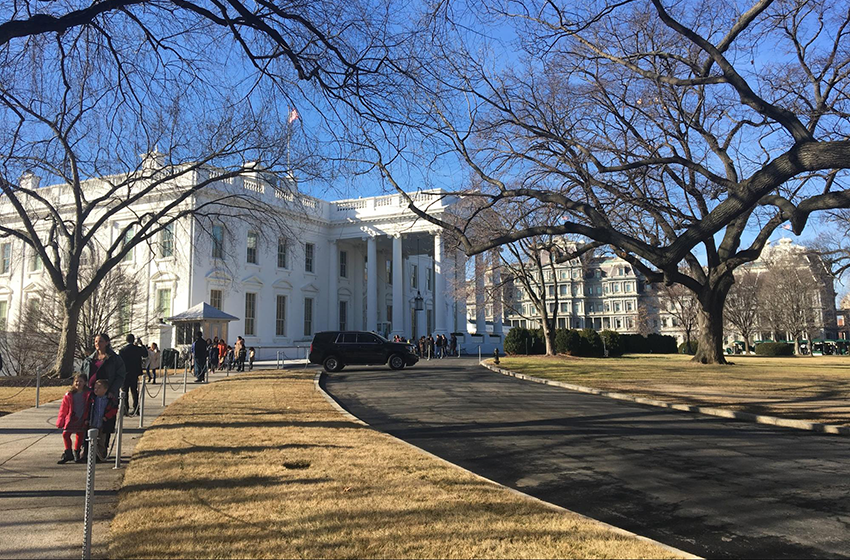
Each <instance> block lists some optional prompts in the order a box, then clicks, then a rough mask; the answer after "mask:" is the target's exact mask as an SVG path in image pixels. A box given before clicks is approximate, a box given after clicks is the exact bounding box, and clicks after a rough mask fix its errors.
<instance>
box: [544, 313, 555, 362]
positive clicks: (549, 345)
mask: <svg viewBox="0 0 850 560" xmlns="http://www.w3.org/2000/svg"><path fill="white" fill-rule="evenodd" d="M541 326H542V327H543V340H544V341H545V343H546V355H547V356H554V355H555V329H553V328H552V327H551V324H550V323H549V321H548V320H546V318H545V317H544V318H543V321H542V322H541Z"/></svg>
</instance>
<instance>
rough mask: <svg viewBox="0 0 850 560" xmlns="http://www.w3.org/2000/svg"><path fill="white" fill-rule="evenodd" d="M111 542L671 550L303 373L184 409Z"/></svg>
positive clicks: (154, 449) (363, 551)
mask: <svg viewBox="0 0 850 560" xmlns="http://www.w3.org/2000/svg"><path fill="white" fill-rule="evenodd" d="M110 542H111V546H110V551H109V556H110V557H124V558H150V557H165V558H184V557H191V558H199V557H201V558H319V557H321V558H438V557H446V558H472V557H482V558H485V557H486V558H550V557H563V558H591V557H592V558H603V557H604V558H657V557H670V552H669V551H667V550H665V549H663V548H660V547H657V546H655V545H652V544H650V543H647V542H644V541H640V540H637V539H634V538H631V537H626V536H623V535H620V534H617V533H615V532H612V531H610V530H608V529H607V528H606V527H605V526H603V525H601V524H598V523H595V522H593V521H590V520H587V519H585V518H583V517H580V516H578V515H574V514H569V513H564V512H559V511H556V510H552V509H550V508H547V507H545V506H543V505H541V504H539V503H537V502H534V501H532V500H529V499H526V498H523V497H521V496H518V495H516V494H515V493H513V492H510V491H508V490H506V489H504V488H501V487H498V486H495V485H493V484H490V483H487V482H486V481H483V480H482V479H480V478H478V477H475V476H473V475H470V474H468V473H466V472H464V471H461V470H459V469H457V468H454V467H452V466H449V465H446V464H444V463H443V462H441V461H439V460H436V459H434V458H432V457H430V456H428V455H426V454H424V453H420V452H418V451H416V450H415V449H412V448H410V447H409V446H406V445H404V444H402V443H400V442H398V441H397V440H395V439H393V438H391V437H389V436H386V435H384V434H381V433H379V432H375V431H373V430H371V429H369V428H366V427H363V426H360V425H358V424H355V423H352V422H349V421H347V420H345V419H344V418H343V417H342V416H340V415H339V413H338V412H336V411H335V410H334V409H333V408H332V407H331V406H330V405H329V404H328V403H327V402H326V401H325V400H324V399H323V398H322V397H321V396H320V395H319V394H318V393H316V391H315V390H314V387H313V383H312V374H311V373H303V372H294V373H293V372H286V373H267V372H263V373H257V374H253V375H247V376H241V377H239V378H234V379H231V380H226V381H223V382H218V383H213V384H210V385H209V386H206V387H202V388H200V389H197V390H195V391H193V392H191V393H189V394H187V395H186V396H184V397H183V398H181V399H180V400H179V401H177V402H175V403H174V404H173V405H171V406H170V407H169V408H168V409H167V410H166V412H165V413H164V414H163V415H162V416H160V418H159V419H158V420H157V421H156V422H155V423H154V424H153V425H152V427H151V428H150V429H149V430H148V431H147V433H146V434H145V436H144V437H143V438H142V440H141V442H140V443H139V444H138V446H137V447H136V450H135V453H134V456H133V460H132V462H131V463H130V466H129V468H128V470H127V473H126V476H125V479H124V486H123V489H122V491H121V498H120V504H119V508H118V514H117V516H116V517H115V519H114V521H113V523H112V533H111V538H110Z"/></svg>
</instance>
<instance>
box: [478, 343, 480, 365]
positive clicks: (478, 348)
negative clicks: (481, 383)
mask: <svg viewBox="0 0 850 560" xmlns="http://www.w3.org/2000/svg"><path fill="white" fill-rule="evenodd" d="M478 363H479V364H480V363H481V346H479V347H478Z"/></svg>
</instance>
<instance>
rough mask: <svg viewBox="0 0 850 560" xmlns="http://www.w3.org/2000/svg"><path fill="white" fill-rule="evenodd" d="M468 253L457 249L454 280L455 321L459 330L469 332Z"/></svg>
mask: <svg viewBox="0 0 850 560" xmlns="http://www.w3.org/2000/svg"><path fill="white" fill-rule="evenodd" d="M466 263H467V257H466V254H465V253H463V252H462V251H460V250H457V251H455V259H454V281H455V288H454V289H455V303H456V307H455V321H456V322H457V332H462V333H467V332H468V330H467V329H468V325H469V321H468V319H467V309H466V303H467V294H468V292H467V286H468V284H467V282H466Z"/></svg>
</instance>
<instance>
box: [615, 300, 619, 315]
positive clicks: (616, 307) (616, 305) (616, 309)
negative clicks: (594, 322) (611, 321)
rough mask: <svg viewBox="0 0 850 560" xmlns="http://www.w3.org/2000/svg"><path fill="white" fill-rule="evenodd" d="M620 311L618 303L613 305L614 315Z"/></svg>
mask: <svg viewBox="0 0 850 560" xmlns="http://www.w3.org/2000/svg"><path fill="white" fill-rule="evenodd" d="M619 311H620V304H619V303H618V302H615V303H614V313H618V312H619Z"/></svg>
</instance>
